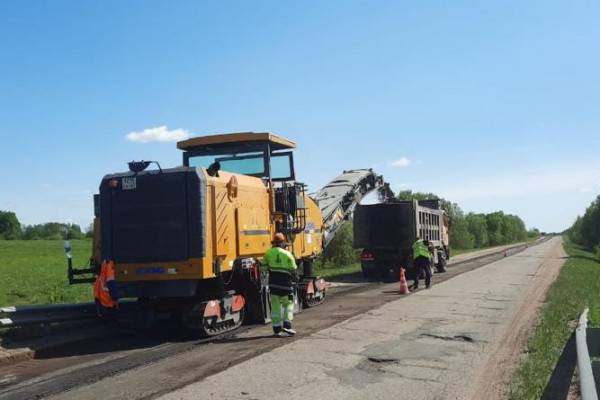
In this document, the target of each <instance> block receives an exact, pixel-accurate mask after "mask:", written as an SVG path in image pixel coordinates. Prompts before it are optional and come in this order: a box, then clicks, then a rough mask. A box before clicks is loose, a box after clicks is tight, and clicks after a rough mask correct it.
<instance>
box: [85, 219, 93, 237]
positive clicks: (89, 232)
mask: <svg viewBox="0 0 600 400" xmlns="http://www.w3.org/2000/svg"><path fill="white" fill-rule="evenodd" d="M85 237H86V238H88V239H91V238H93V237H94V224H93V223H91V224H89V225H88V227H87V228H86V229H85Z"/></svg>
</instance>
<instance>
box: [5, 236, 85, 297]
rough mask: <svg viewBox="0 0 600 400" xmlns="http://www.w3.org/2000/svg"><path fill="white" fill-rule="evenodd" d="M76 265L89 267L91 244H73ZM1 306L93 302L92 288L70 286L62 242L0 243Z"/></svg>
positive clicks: (79, 241)
mask: <svg viewBox="0 0 600 400" xmlns="http://www.w3.org/2000/svg"><path fill="white" fill-rule="evenodd" d="M72 247H73V265H75V266H82V265H86V263H87V260H88V259H89V257H90V254H91V248H92V242H91V240H74V241H72ZM0 279H1V282H0V306H12V305H22V304H51V303H73V302H86V301H93V296H92V287H91V285H89V284H82V285H73V286H70V285H69V282H68V280H67V261H66V258H65V251H64V248H63V241H62V240H0Z"/></svg>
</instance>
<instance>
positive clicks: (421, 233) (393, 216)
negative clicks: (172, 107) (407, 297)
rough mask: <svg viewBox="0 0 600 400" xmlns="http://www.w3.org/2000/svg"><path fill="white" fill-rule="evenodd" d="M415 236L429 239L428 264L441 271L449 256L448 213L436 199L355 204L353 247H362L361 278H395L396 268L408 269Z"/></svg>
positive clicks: (397, 269) (410, 263) (411, 264)
mask: <svg viewBox="0 0 600 400" xmlns="http://www.w3.org/2000/svg"><path fill="white" fill-rule="evenodd" d="M417 237H420V238H421V239H427V240H429V243H430V249H431V248H432V249H433V252H432V253H433V254H432V265H433V266H435V267H436V271H437V272H444V271H445V268H446V263H447V260H448V259H449V258H450V253H449V247H448V243H449V236H448V216H447V215H446V212H445V211H444V210H443V209H442V208H441V207H440V202H439V200H420V201H417V200H409V201H394V202H392V203H382V204H371V205H358V206H357V207H356V210H355V211H354V247H355V248H361V249H363V250H362V254H361V264H362V272H363V274H364V275H365V277H369V278H370V277H377V276H380V277H386V276H388V275H389V274H390V273H391V274H394V275H393V276H396V277H397V276H398V274H399V269H400V267H403V268H405V269H407V270H408V271H412V267H413V252H412V245H413V243H414V242H415V240H416V239H417Z"/></svg>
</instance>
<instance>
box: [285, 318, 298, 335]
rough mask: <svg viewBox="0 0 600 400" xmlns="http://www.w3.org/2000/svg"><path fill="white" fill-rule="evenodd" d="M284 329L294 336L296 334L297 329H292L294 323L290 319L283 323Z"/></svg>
mask: <svg viewBox="0 0 600 400" xmlns="http://www.w3.org/2000/svg"><path fill="white" fill-rule="evenodd" d="M283 331H284V332H285V333H287V334H288V335H290V336H294V335H295V334H296V331H295V330H293V329H292V323H291V322H289V321H286V322H284V323H283Z"/></svg>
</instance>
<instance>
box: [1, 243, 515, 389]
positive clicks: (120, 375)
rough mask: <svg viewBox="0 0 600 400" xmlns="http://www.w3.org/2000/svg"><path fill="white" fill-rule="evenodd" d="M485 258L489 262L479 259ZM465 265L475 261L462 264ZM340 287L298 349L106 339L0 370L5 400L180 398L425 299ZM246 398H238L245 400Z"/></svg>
mask: <svg viewBox="0 0 600 400" xmlns="http://www.w3.org/2000/svg"><path fill="white" fill-rule="evenodd" d="M489 252H490V251H484V252H478V253H474V254H470V255H469V256H461V258H462V260H460V259H459V261H463V262H462V263H461V264H460V265H456V266H454V267H451V268H450V269H449V272H447V273H445V274H440V275H435V276H434V285H437V284H439V283H440V282H442V281H448V280H449V279H451V278H453V277H455V276H457V275H459V274H463V273H466V272H468V271H472V270H475V269H477V268H479V267H481V266H482V265H485V264H488V263H490V262H492V261H493V260H497V259H501V258H502V255H491V256H490V255H486V254H488V253H489ZM482 255H483V256H485V257H484V258H481V256H482ZM457 258H458V257H457ZM465 258H470V259H471V261H466V262H465V260H464V259H465ZM512 258H513V257H509V259H512ZM452 280H454V279H452ZM335 286H336V287H334V288H333V289H332V296H330V297H329V299H328V300H327V301H326V302H325V303H324V304H323V305H321V306H319V307H316V308H314V309H310V310H307V311H305V312H303V313H302V314H300V315H299V316H298V317H297V319H296V323H295V325H296V327H297V328H298V329H299V331H300V332H301V335H299V337H298V338H296V339H294V340H293V341H291V340H276V339H273V338H271V337H270V328H269V327H263V326H258V327H245V328H244V329H242V330H240V331H238V332H236V333H234V334H232V335H229V336H227V337H224V338H221V339H219V340H217V341H182V342H180V341H155V340H140V339H139V338H127V337H119V336H108V337H104V338H102V339H101V340H97V339H94V340H93V341H91V340H90V341H83V342H79V343H77V344H70V345H68V346H64V347H62V348H56V349H53V350H51V351H46V352H43V353H40V354H38V355H36V359H34V360H30V361H26V362H22V363H19V364H17V365H14V366H6V367H2V368H0V398H2V399H30V398H50V397H52V398H56V399H67V398H68V399H72V398H78V399H86V398H89V399H92V398H93V399H96V398H97V396H98V393H102V397H103V399H105V400H108V399H142V398H157V397H159V396H161V395H166V394H169V393H172V392H175V393H177V392H176V390H177V389H180V388H184V387H186V386H188V385H190V384H193V383H194V382H198V381H201V380H203V379H205V378H207V377H211V376H213V375H214V376H217V375H218V374H219V373H221V372H223V371H225V373H227V370H229V369H231V368H232V367H233V366H235V365H242V364H245V363H246V362H248V361H249V360H253V359H254V358H256V357H261V356H262V355H264V354H268V352H270V351H273V350H275V351H276V349H277V348H280V347H282V346H287V345H289V344H290V342H292V343H296V342H301V341H303V340H304V338H305V339H307V340H311V339H309V337H310V336H311V335H319V334H320V332H322V331H324V330H326V329H327V328H330V327H332V326H336V325H337V324H339V323H340V322H343V321H346V320H348V319H350V318H352V317H355V316H359V315H361V314H364V313H371V312H375V311H374V310H375V309H377V308H378V307H380V306H382V305H385V304H386V303H390V302H391V303H390V304H395V303H396V302H399V303H403V302H406V301H408V300H409V299H411V298H413V297H415V298H417V297H419V296H422V295H421V294H419V293H417V294H416V295H414V296H409V297H403V298H401V300H400V301H397V300H398V299H400V297H399V296H398V294H397V284H382V283H377V282H369V283H365V282H364V281H362V279H360V278H359V277H357V276H356V277H350V279H348V278H347V279H344V280H342V281H341V282H338V283H336V285H335ZM434 287H435V286H434ZM432 290H434V289H432ZM432 290H430V291H428V293H431V292H432ZM367 315H368V314H367ZM308 354H309V353H308ZM308 354H307V356H308ZM297 372H300V371H297ZM215 374H216V375H215ZM241 392H242V391H240V394H239V395H240V396H247V395H244V394H241ZM213 393H214V394H215V396H216V397H215V398H217V397H218V398H222V397H221V394H220V391H218V390H217V391H214V390H213ZM201 397H204V395H203V396H201ZM196 398H197V397H196ZM233 398H235V396H234V397H233ZM242 398H246V399H247V398H248V397H242ZM262 398H269V397H262Z"/></svg>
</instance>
